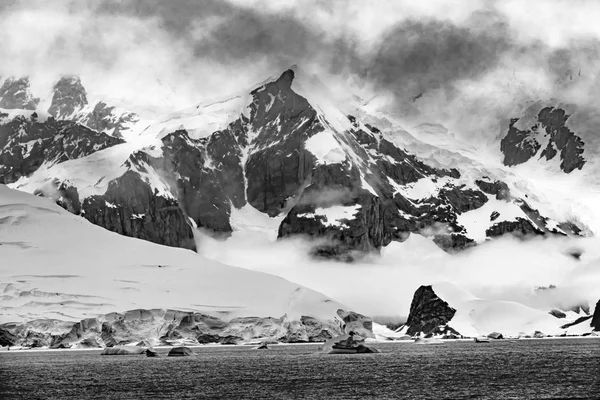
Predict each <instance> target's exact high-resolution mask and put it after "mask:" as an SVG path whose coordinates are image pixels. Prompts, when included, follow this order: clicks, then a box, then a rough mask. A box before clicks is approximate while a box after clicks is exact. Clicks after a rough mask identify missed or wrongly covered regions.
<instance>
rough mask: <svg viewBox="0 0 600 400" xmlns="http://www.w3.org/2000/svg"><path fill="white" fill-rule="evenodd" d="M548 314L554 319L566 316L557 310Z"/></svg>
mask: <svg viewBox="0 0 600 400" xmlns="http://www.w3.org/2000/svg"><path fill="white" fill-rule="evenodd" d="M549 314H550V315H552V316H553V317H556V318H566V317H567V314H565V313H564V312H562V311H560V310H557V309H552V310H550V312H549Z"/></svg>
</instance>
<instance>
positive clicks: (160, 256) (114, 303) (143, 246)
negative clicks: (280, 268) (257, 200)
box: [0, 185, 357, 347]
mask: <svg viewBox="0 0 600 400" xmlns="http://www.w3.org/2000/svg"><path fill="white" fill-rule="evenodd" d="M0 258H1V260H2V262H1V263H0V282H1V283H0V293H1V298H2V306H1V307H0V341H1V342H2V343H0V345H2V346H5V345H7V344H9V345H15V344H22V345H29V346H31V345H33V346H38V347H39V346H53V347H70V346H71V345H77V344H78V343H80V342H81V341H84V340H86V339H87V340H88V341H90V340H92V339H93V340H94V342H95V343H98V344H100V345H104V344H106V345H110V344H118V343H131V342H138V341H141V340H150V341H151V342H153V343H160V342H161V341H162V342H163V343H167V342H169V341H170V340H174V341H176V340H177V339H181V340H183V339H186V340H187V341H188V342H190V341H191V342H196V343H197V340H200V341H201V342H202V341H214V342H222V341H224V340H226V339H227V340H229V341H232V342H236V341H241V340H250V339H255V338H272V339H276V340H282V341H312V340H325V339H327V338H330V337H332V336H334V335H337V334H339V333H341V332H342V330H343V325H344V323H345V321H344V318H346V319H349V318H350V319H351V318H352V316H354V319H356V316H357V314H355V313H348V312H341V311H340V312H338V310H339V309H344V308H345V307H344V306H342V305H341V304H339V303H337V302H336V301H334V300H332V299H330V298H328V297H326V296H324V295H322V294H320V293H317V292H314V291H312V290H310V289H308V288H305V287H303V286H300V285H296V284H294V283H292V282H289V281H286V280H284V279H281V278H278V277H275V276H272V275H268V274H263V273H259V272H253V271H249V270H246V269H241V268H235V267H230V266H227V265H223V264H220V263H218V262H215V261H212V260H208V259H206V258H204V257H202V256H200V255H197V254H195V253H193V252H191V251H188V250H183V249H175V248H169V247H165V246H159V245H155V244H153V243H149V242H147V241H144V240H139V239H132V238H127V237H123V236H121V235H117V234H114V233H111V232H108V231H107V230H105V229H102V228H100V227H97V226H94V225H93V224H91V223H89V222H88V221H86V220H84V219H83V218H79V217H77V216H74V215H72V214H70V213H68V212H67V211H65V210H63V209H62V208H60V207H59V206H57V205H56V204H54V203H53V202H52V201H51V200H50V199H47V198H41V197H36V196H32V195H30V194H27V193H23V192H19V191H15V190H11V189H9V188H7V187H6V186H4V185H0ZM165 341H166V342H165Z"/></svg>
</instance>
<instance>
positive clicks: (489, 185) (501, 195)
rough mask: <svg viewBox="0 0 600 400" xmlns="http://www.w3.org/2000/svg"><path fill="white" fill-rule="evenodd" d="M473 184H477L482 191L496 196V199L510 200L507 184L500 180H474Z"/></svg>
mask: <svg viewBox="0 0 600 400" xmlns="http://www.w3.org/2000/svg"><path fill="white" fill-rule="evenodd" d="M475 184H476V185H477V186H479V189H481V190H482V191H483V192H484V193H487V194H491V195H493V196H496V199H498V200H510V198H511V196H510V189H509V188H508V185H507V184H506V183H504V182H502V181H494V182H489V181H485V180H479V179H478V180H476V181H475Z"/></svg>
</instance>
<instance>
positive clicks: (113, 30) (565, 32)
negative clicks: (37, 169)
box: [0, 0, 600, 131]
mask: <svg viewBox="0 0 600 400" xmlns="http://www.w3.org/2000/svg"><path fill="white" fill-rule="evenodd" d="M359 3H360V4H359ZM422 3H425V4H415V2H410V1H397V2H384V1H371V2H367V3H362V2H352V1H336V2H323V1H318V0H313V1H310V0H309V1H291V2H285V3H282V2H269V1H258V0H254V1H250V2H240V1H234V0H230V1H217V0H207V1H203V2H201V3H198V2H196V1H191V0H174V1H169V2H163V1H157V0H154V1H142V0H127V1H116V0H103V1H100V2H98V1H73V0H59V1H56V2H52V4H51V5H50V4H48V3H47V2H43V1H30V2H23V1H13V2H8V3H6V2H5V3H3V6H2V8H0V22H1V24H0V27H1V28H0V32H1V33H2V36H3V38H5V39H4V40H3V41H2V43H1V44H0V58H1V59H2V60H3V63H2V65H0V74H2V75H7V74H14V75H31V76H32V77H37V78H38V79H41V78H40V77H43V78H44V79H45V80H46V81H49V80H52V79H56V76H57V75H58V74H65V73H72V74H79V75H82V78H83V79H84V83H86V84H87V86H88V88H89V90H90V91H91V92H93V93H94V94H97V95H98V96H103V97H110V96H112V97H117V98H118V99H120V100H122V101H123V103H125V105H128V106H129V107H130V108H133V109H134V110H135V109H136V108H140V109H142V110H141V111H144V110H147V111H151V112H154V113H160V112H163V113H164V112H168V111H172V110H173V109H176V108H182V107H185V106H188V105H190V104H193V103H195V102H197V101H199V100H201V99H203V98H206V97H214V96H215V94H223V93H228V92H233V91H235V90H240V88H245V87H246V86H247V85H251V84H252V83H254V82H259V81H261V80H263V79H265V78H266V77H268V76H270V75H272V74H276V73H278V72H280V71H281V70H282V69H284V68H287V67H289V66H290V65H292V64H298V65H301V66H302V67H303V69H305V70H308V71H310V72H316V73H318V74H319V75H321V76H324V77H325V79H324V80H326V79H327V78H328V77H329V78H331V79H336V77H338V76H339V75H340V74H354V75H356V76H359V77H360V78H361V79H362V80H364V81H365V82H366V83H368V84H371V85H372V86H373V87H374V88H375V89H374V90H376V91H389V92H391V93H393V95H394V96H395V98H396V99H397V101H399V102H402V101H413V100H415V98H417V100H418V101H415V107H416V108H418V109H419V110H424V112H427V111H428V110H429V114H433V115H437V116H438V118H443V119H447V120H449V121H450V125H452V122H453V121H456V120H457V117H456V115H455V114H456V113H457V112H458V111H460V110H465V109H466V110H467V111H466V112H465V111H461V112H460V114H477V115H478V116H479V118H478V119H473V120H468V121H469V122H470V123H471V124H472V125H474V127H471V126H467V124H465V123H464V122H465V120H464V119H461V122H463V126H462V127H461V128H464V129H463V130H467V131H469V130H471V131H476V130H477V129H479V128H481V125H482V124H483V122H481V121H484V120H486V119H487V117H489V119H490V120H493V119H496V118H498V117H500V116H502V115H498V116H497V115H491V116H488V115H486V118H482V117H481V114H482V113H484V112H485V113H486V114H490V113H491V114H495V113H498V114H504V113H506V112H509V111H510V105H511V104H513V103H514V102H515V98H528V97H531V96H540V93H544V96H545V97H547V98H552V97H558V96H559V95H565V96H566V95H569V96H570V99H571V100H572V101H574V102H578V101H581V102H583V103H585V102H586V101H587V102H589V101H591V100H592V99H594V101H596V100H595V98H594V96H592V95H591V94H589V93H590V90H589V89H586V90H579V89H585V88H589V87H597V83H596V81H597V80H596V76H595V72H594V71H595V67H596V66H598V65H599V64H600V63H599V61H600V56H599V54H598V47H599V43H600V41H599V40H598V38H599V37H600V33H599V32H597V29H595V28H593V25H594V24H590V26H589V27H587V28H586V27H583V28H578V29H574V28H571V27H570V26H571V25H570V24H569V23H567V22H564V21H563V20H562V19H561V18H560V17H561V16H563V15H568V16H569V17H570V18H571V19H573V20H580V21H588V20H589V17H586V15H587V14H590V15H592V14H591V13H592V12H593V11H594V10H595V9H597V8H598V5H597V4H595V3H594V2H588V1H580V2H577V3H578V4H577V7H575V6H573V5H572V3H569V4H570V5H566V3H565V2H562V1H559V0H557V1H555V2H543V7H540V8H538V9H542V8H543V9H544V13H543V15H540V17H541V18H542V19H544V20H545V21H547V24H546V25H542V24H538V23H537V22H536V21H531V20H530V19H528V20H527V21H524V20H523V13H522V12H520V11H519V10H520V8H519V7H520V6H521V5H522V2H517V3H518V4H517V3H515V2H512V1H506V2H495V1H484V0H481V1H474V0H473V1H464V2H460V3H457V2H452V3H450V2H447V1H433V2H422ZM534 3H535V2H534ZM528 4H529V2H528ZM537 5H538V6H541V4H537ZM527 8H528V9H531V11H532V12H533V11H535V9H536V8H535V6H530V5H528V6H527ZM586 10H587V11H586ZM586 13H587V14H586ZM586 18H587V19H586ZM533 20H536V18H533ZM550 21H551V22H552V23H550ZM588 22H589V21H588ZM534 76H535V77H536V79H531V77H534ZM571 76H576V77H577V78H578V80H577V83H572V81H571V79H567V80H568V81H569V82H566V81H565V79H563V78H565V77H568V78H570V77H571ZM582 77H583V78H582ZM517 81H518V84H517V83H515V84H514V85H512V87H511V85H510V84H511V82H517ZM565 82H566V83H565ZM46 86H49V85H48V84H46ZM574 87H576V88H577V90H574V89H573V88H574ZM428 94H431V95H430V96H428ZM481 97H485V98H486V99H487V101H483V102H482V99H481ZM490 98H494V101H493V102H492V101H490V100H489V99H490ZM482 104H483V105H482ZM496 110H501V111H496ZM504 117H506V116H504ZM478 121H480V122H478ZM486 123H487V121H486ZM451 128H454V126H451Z"/></svg>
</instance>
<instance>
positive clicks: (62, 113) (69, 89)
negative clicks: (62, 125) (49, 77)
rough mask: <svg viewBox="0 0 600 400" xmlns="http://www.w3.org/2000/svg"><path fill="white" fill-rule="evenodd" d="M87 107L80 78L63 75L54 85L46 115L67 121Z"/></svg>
mask: <svg viewBox="0 0 600 400" xmlns="http://www.w3.org/2000/svg"><path fill="white" fill-rule="evenodd" d="M87 105H88V100H87V92H86V90H85V87H84V86H83V84H82V83H81V78H79V76H76V75H63V76H61V77H60V79H59V80H58V81H57V82H56V84H55V85H54V88H53V95H52V104H51V105H50V108H49V109H48V113H49V114H50V115H52V116H54V117H55V118H58V119H69V118H70V117H72V116H74V115H75V114H76V113H77V112H78V111H80V110H81V109H82V108H83V107H85V106H87Z"/></svg>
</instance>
